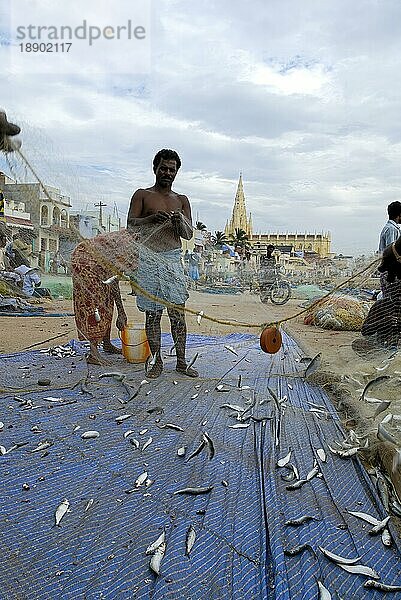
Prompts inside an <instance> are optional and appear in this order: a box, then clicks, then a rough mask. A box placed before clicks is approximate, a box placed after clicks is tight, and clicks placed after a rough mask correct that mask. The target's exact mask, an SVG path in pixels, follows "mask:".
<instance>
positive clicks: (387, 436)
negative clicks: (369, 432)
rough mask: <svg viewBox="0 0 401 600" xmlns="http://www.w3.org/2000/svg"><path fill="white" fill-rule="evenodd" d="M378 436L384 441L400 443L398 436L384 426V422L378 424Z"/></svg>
mask: <svg viewBox="0 0 401 600" xmlns="http://www.w3.org/2000/svg"><path fill="white" fill-rule="evenodd" d="M377 437H378V439H379V440H381V441H382V442H391V443H392V444H397V443H398V440H397V439H396V437H395V436H394V435H393V434H391V433H390V432H389V431H387V429H386V428H385V427H384V425H383V422H381V423H379V424H378V426H377Z"/></svg>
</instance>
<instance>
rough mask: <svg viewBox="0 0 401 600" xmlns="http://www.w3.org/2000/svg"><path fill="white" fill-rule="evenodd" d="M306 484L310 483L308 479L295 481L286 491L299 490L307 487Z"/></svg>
mask: <svg viewBox="0 0 401 600" xmlns="http://www.w3.org/2000/svg"><path fill="white" fill-rule="evenodd" d="M305 483H308V480H307V479H299V480H298V481H295V482H294V483H291V484H290V485H287V486H286V488H285V489H286V490H298V489H299V488H301V487H302V486H303V485H305Z"/></svg>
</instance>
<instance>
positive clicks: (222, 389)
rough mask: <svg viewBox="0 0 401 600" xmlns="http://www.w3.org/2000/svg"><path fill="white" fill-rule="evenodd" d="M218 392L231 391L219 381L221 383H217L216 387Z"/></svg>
mask: <svg viewBox="0 0 401 600" xmlns="http://www.w3.org/2000/svg"><path fill="white" fill-rule="evenodd" d="M215 390H216V392H229V391H230V390H229V389H228V388H226V387H224V385H223V384H222V383H219V385H216V387H215Z"/></svg>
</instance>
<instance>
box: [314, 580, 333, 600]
mask: <svg viewBox="0 0 401 600" xmlns="http://www.w3.org/2000/svg"><path fill="white" fill-rule="evenodd" d="M317 587H318V588H319V600H331V594H330V592H329V590H328V589H327V588H326V587H324V585H323V583H322V582H321V581H318V582H317Z"/></svg>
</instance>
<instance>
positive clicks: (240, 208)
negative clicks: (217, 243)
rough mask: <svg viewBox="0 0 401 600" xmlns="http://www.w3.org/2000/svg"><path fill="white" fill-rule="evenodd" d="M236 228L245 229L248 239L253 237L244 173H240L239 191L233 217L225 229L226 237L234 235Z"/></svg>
mask: <svg viewBox="0 0 401 600" xmlns="http://www.w3.org/2000/svg"><path fill="white" fill-rule="evenodd" d="M236 229H243V230H244V231H245V232H246V234H247V236H248V239H251V237H252V217H251V215H249V218H248V217H247V215H246V206H245V195H244V187H243V184H242V173H240V175H239V181H238V187H237V193H236V194H235V201H234V207H233V212H232V215H231V219H230V221H228V222H227V224H226V227H225V230H224V233H225V235H226V237H228V238H229V237H231V236H232V235H235V230H236Z"/></svg>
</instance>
